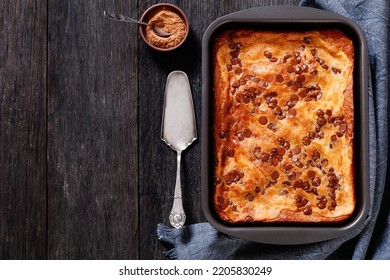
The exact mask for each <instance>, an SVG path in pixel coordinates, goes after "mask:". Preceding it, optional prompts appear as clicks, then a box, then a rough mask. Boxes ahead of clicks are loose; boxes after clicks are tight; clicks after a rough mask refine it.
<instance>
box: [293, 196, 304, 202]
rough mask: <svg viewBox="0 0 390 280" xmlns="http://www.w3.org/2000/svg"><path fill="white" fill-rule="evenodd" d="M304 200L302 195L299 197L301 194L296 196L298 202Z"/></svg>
mask: <svg viewBox="0 0 390 280" xmlns="http://www.w3.org/2000/svg"><path fill="white" fill-rule="evenodd" d="M302 198H303V197H302V196H301V195H299V194H297V195H295V196H294V199H295V201H296V202H301V201H302Z"/></svg>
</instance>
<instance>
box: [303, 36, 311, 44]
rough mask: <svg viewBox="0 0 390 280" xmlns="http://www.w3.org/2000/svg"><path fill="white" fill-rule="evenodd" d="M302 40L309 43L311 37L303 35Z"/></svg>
mask: <svg viewBox="0 0 390 280" xmlns="http://www.w3.org/2000/svg"><path fill="white" fill-rule="evenodd" d="M303 41H304V42H305V43H306V44H310V43H311V37H305V38H303Z"/></svg>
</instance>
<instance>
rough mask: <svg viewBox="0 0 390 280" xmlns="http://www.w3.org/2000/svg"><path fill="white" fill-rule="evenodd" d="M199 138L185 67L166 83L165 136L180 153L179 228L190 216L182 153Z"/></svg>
mask: <svg viewBox="0 0 390 280" xmlns="http://www.w3.org/2000/svg"><path fill="white" fill-rule="evenodd" d="M196 138H197V132H196V120H195V111H194V104H193V101H192V94H191V88H190V83H189V81H188V77H187V75H186V74H185V73H184V72H182V71H173V72H171V73H170V74H169V75H168V78H167V82H166V85H165V97H164V108H163V118H162V126H161V140H163V141H164V142H165V143H166V144H167V145H168V146H169V147H170V148H172V149H173V150H174V151H176V153H177V170H176V184H175V193H174V197H173V198H174V200H173V206H172V210H171V212H170V214H169V221H170V223H171V225H172V226H173V227H175V228H180V227H182V226H183V225H184V223H185V219H186V215H185V212H184V209H183V200H182V190H181V180H180V165H181V153H182V151H184V150H185V149H186V148H187V147H188V146H189V145H191V143H192V142H194V141H195V140H196Z"/></svg>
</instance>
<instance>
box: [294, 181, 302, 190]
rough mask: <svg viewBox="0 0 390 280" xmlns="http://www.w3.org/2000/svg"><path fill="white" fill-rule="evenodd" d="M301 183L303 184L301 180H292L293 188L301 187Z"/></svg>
mask: <svg viewBox="0 0 390 280" xmlns="http://www.w3.org/2000/svg"><path fill="white" fill-rule="evenodd" d="M302 185H303V182H302V180H297V181H295V182H294V184H293V187H294V189H300V188H302Z"/></svg>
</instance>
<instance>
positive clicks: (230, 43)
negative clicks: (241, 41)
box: [228, 41, 234, 50]
mask: <svg viewBox="0 0 390 280" xmlns="http://www.w3.org/2000/svg"><path fill="white" fill-rule="evenodd" d="M228 47H229V49H231V50H234V42H233V41H230V42H229V44H228Z"/></svg>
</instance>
